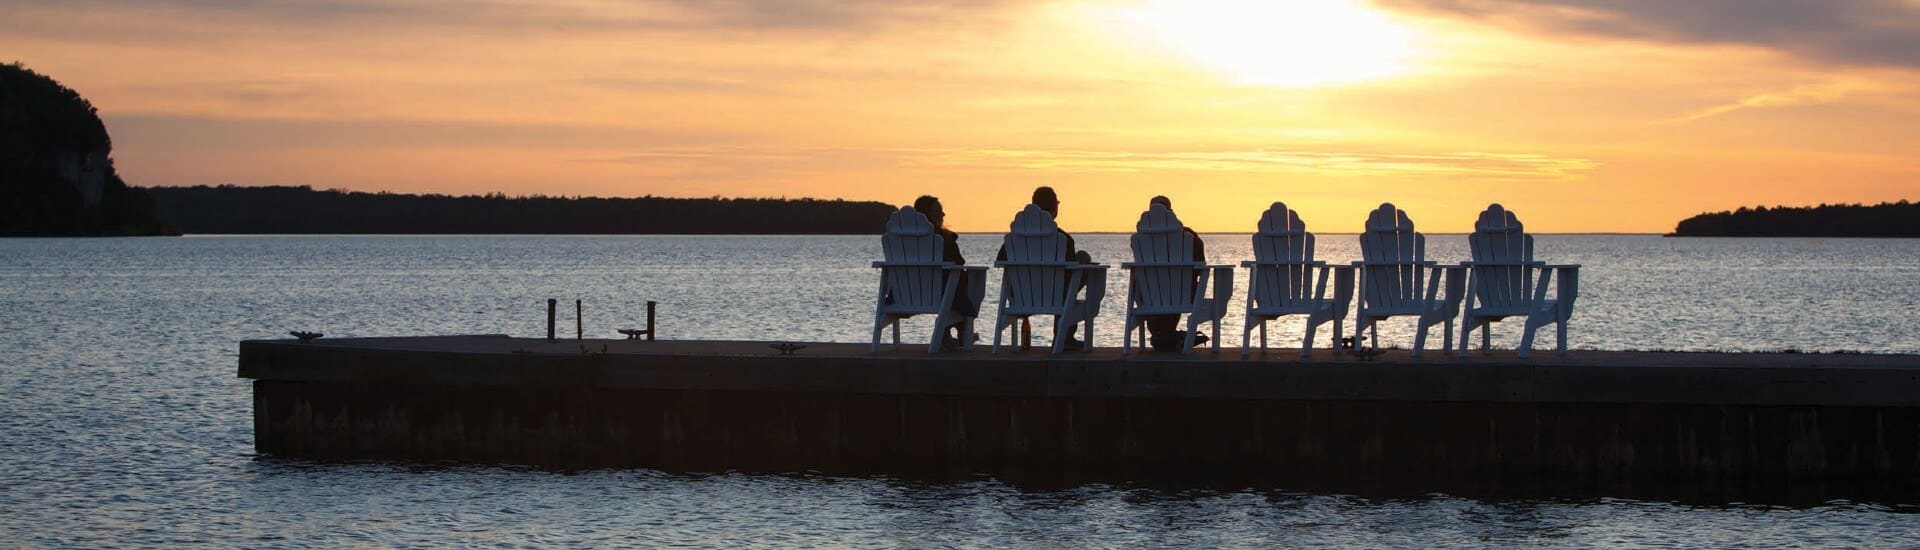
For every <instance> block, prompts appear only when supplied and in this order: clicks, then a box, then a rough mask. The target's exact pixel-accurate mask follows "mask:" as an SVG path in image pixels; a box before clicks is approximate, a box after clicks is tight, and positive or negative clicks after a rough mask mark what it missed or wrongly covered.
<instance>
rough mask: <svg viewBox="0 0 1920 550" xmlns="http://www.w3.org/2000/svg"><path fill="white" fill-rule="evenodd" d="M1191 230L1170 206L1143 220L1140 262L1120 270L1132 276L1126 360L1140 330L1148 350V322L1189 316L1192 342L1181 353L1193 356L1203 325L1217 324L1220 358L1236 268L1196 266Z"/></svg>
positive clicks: (1136, 251) (1136, 256) (1137, 238)
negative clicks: (1223, 321) (1196, 334)
mask: <svg viewBox="0 0 1920 550" xmlns="http://www.w3.org/2000/svg"><path fill="white" fill-rule="evenodd" d="M1185 229H1186V226H1184V225H1181V223H1180V218H1178V217H1175V216H1174V215H1173V211H1172V210H1170V209H1168V208H1167V207H1166V206H1163V205H1159V204H1155V205H1152V207H1150V208H1148V209H1147V211H1146V212H1144V213H1141V214H1140V223H1139V224H1138V225H1136V226H1135V232H1134V234H1133V260H1134V261H1131V262H1126V263H1122V264H1120V267H1121V268H1124V269H1126V270H1127V320H1126V331H1125V332H1124V334H1125V341H1124V343H1123V344H1122V345H1121V348H1120V354H1121V355H1123V356H1124V355H1128V354H1130V353H1132V352H1133V335H1134V331H1136V330H1137V331H1139V335H1140V345H1141V346H1146V345H1147V327H1146V320H1145V319H1143V318H1142V317H1144V316H1148V315H1166V314H1186V315H1187V328H1186V331H1187V337H1186V340H1185V341H1184V342H1182V343H1181V344H1180V353H1183V354H1184V353H1191V352H1192V351H1193V336H1194V331H1195V329H1197V328H1198V327H1199V326H1200V324H1201V323H1212V324H1213V352H1214V353H1220V319H1221V318H1222V317H1225V316H1226V313H1227V299H1228V298H1229V297H1231V296H1233V266H1230V265H1207V264H1206V263H1204V262H1196V261H1193V236H1192V235H1188V234H1187V232H1186V230H1185ZM1196 276H1197V277H1198V279H1197V280H1196V279H1195V277H1196ZM1209 279H1211V280H1212V281H1213V294H1212V297H1211V298H1209V297H1208V295H1207V282H1208V280H1209Z"/></svg>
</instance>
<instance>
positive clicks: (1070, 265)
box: [993, 260, 1080, 269]
mask: <svg viewBox="0 0 1920 550" xmlns="http://www.w3.org/2000/svg"><path fill="white" fill-rule="evenodd" d="M1077 265H1080V262H1069V261H1064V260H1062V261H1058V262H1010V261H1007V260H996V261H994V262H993V267H1065V268H1068V269H1072V268H1073V266H1077Z"/></svg>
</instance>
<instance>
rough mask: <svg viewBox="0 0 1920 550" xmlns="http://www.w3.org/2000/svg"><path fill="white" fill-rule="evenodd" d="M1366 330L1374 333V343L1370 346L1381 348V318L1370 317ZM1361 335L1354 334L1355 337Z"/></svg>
mask: <svg viewBox="0 0 1920 550" xmlns="http://www.w3.org/2000/svg"><path fill="white" fill-rule="evenodd" d="M1365 330H1366V332H1370V333H1373V345H1372V346H1370V347H1371V348H1373V349H1380V320H1379V319H1368V320H1367V328H1366V329H1365ZM1359 336H1360V335H1358V334H1356V335H1354V337H1355V338H1358V337H1359Z"/></svg>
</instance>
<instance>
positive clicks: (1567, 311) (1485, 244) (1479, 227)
mask: <svg viewBox="0 0 1920 550" xmlns="http://www.w3.org/2000/svg"><path fill="white" fill-rule="evenodd" d="M1467 247H1468V248H1469V249H1471V250H1472V252H1473V261H1471V262H1467V263H1466V266H1467V288H1468V289H1470V292H1469V293H1468V294H1467V312H1466V318H1465V319H1463V320H1462V321H1461V323H1460V325H1461V330H1460V352H1461V353H1466V351H1467V346H1468V345H1469V344H1468V343H1469V341H1470V340H1469V337H1471V336H1472V335H1473V329H1476V328H1478V329H1480V351H1481V353H1492V351H1491V350H1490V349H1489V348H1491V347H1492V339H1493V337H1492V334H1491V333H1492V332H1493V323H1494V322H1495V321H1499V320H1502V319H1505V318H1507V317H1513V316H1525V317H1526V327H1525V329H1524V330H1523V332H1522V333H1521V337H1520V349H1519V350H1518V351H1517V352H1516V353H1515V354H1516V355H1518V356H1520V357H1526V356H1528V355H1530V354H1532V352H1533V335H1534V331H1537V330H1539V329H1540V328H1541V327H1545V326H1547V325H1556V330H1555V332H1556V333H1557V334H1556V336H1557V338H1556V340H1557V344H1556V345H1555V347H1554V352H1555V353H1558V354H1560V355H1566V354H1567V319H1568V318H1570V317H1572V316H1573V301H1574V298H1576V297H1578V296H1579V293H1580V266H1577V265H1547V263H1546V262H1538V261H1534V259H1533V235H1529V234H1527V232H1526V228H1525V226H1524V225H1523V224H1521V223H1520V218H1519V217H1516V216H1514V215H1513V212H1510V211H1508V210H1507V209H1506V208H1505V207H1502V206H1500V205H1498V204H1494V205H1491V206H1488V207H1487V210H1486V211H1485V212H1481V213H1480V219H1479V220H1478V221H1475V222H1474V224H1473V234H1472V235H1469V236H1467ZM1536 270H1537V271H1539V272H1540V276H1539V279H1538V280H1537V281H1536V280H1535V279H1534V277H1533V272H1534V271H1536ZM1555 273H1558V274H1559V276H1560V284H1559V286H1558V287H1556V289H1557V291H1558V292H1557V293H1556V294H1555V295H1554V299H1552V300H1548V299H1547V286H1548V285H1549V283H1551V282H1552V280H1553V277H1554V274H1555Z"/></svg>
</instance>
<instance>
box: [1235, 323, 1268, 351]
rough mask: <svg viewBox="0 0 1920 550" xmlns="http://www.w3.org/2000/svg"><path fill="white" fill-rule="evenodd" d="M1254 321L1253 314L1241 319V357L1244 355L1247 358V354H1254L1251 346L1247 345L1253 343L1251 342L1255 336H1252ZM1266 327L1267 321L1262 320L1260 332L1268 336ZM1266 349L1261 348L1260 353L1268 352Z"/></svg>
mask: <svg viewBox="0 0 1920 550" xmlns="http://www.w3.org/2000/svg"><path fill="white" fill-rule="evenodd" d="M1253 323H1254V320H1253V315H1247V316H1246V317H1244V318H1242V319H1241V323H1240V357H1242V358H1245V357H1247V356H1249V355H1252V354H1253V352H1252V350H1251V349H1249V348H1248V347H1247V346H1249V345H1250V344H1251V343H1252V342H1253V338H1252V336H1253ZM1266 328H1267V323H1266V322H1264V321H1262V322H1261V323H1260V332H1261V336H1266ZM1266 351H1267V350H1266V349H1261V350H1260V353H1261V354H1263V355H1264V354H1265V353H1266Z"/></svg>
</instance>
